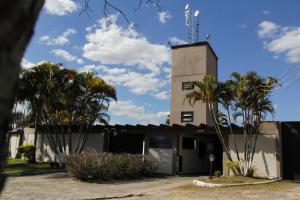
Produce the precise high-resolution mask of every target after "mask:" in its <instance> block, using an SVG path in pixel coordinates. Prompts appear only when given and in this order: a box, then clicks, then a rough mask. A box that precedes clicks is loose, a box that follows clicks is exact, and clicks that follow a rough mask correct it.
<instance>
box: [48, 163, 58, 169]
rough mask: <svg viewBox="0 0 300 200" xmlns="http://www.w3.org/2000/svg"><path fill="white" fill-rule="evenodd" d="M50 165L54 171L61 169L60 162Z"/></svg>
mask: <svg viewBox="0 0 300 200" xmlns="http://www.w3.org/2000/svg"><path fill="white" fill-rule="evenodd" d="M49 165H50V167H51V168H52V169H59V163H58V162H50V163H49Z"/></svg>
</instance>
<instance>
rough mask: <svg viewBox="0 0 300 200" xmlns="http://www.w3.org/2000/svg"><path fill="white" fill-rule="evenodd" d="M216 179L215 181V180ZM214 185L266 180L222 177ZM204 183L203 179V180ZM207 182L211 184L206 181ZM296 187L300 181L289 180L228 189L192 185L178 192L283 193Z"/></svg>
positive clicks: (185, 186)
mask: <svg viewBox="0 0 300 200" xmlns="http://www.w3.org/2000/svg"><path fill="white" fill-rule="evenodd" d="M214 179H215V180H214ZM214 179H213V183H228V184H232V183H253V182H260V181H264V180H265V179H260V178H248V177H221V178H214ZM201 181H203V179H201ZM205 182H209V179H206V180H205ZM295 187H300V181H289V180H279V181H276V182H272V183H266V184H258V185H246V186H227V187H199V186H195V185H192V184H188V185H183V186H180V187H177V188H176V190H192V191H211V192H214V191H224V190H226V191H230V190H233V191H239V190H263V191H282V190H286V189H291V188H295Z"/></svg>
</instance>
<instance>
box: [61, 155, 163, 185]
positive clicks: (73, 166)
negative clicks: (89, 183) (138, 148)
mask: <svg viewBox="0 0 300 200" xmlns="http://www.w3.org/2000/svg"><path fill="white" fill-rule="evenodd" d="M157 168H158V160H157V159H155V158H154V157H152V156H149V155H145V156H143V155H137V154H112V153H99V152H97V151H95V150H88V151H85V152H83V153H81V154H73V155H69V156H67V157H66V170H67V171H68V172H69V174H71V175H72V176H74V177H76V178H77V179H80V180H111V179H134V178H139V177H143V176H147V175H148V174H149V173H151V172H153V171H155V170H156V169H157Z"/></svg>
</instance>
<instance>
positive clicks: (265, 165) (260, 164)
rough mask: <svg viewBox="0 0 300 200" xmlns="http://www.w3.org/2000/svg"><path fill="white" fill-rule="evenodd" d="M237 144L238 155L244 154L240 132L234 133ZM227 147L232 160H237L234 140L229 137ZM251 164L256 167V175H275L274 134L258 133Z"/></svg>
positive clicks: (242, 138)
mask: <svg viewBox="0 0 300 200" xmlns="http://www.w3.org/2000/svg"><path fill="white" fill-rule="evenodd" d="M235 139H236V142H237V145H238V150H239V153H240V157H241V158H243V155H244V145H243V144H244V136H243V135H242V134H240V135H235ZM228 144H229V146H228V147H229V149H230V152H231V155H232V157H233V159H234V160H237V157H236V153H235V151H234V149H235V148H234V142H233V140H232V138H231V137H229V141H228ZM253 165H254V166H255V167H256V169H257V171H256V174H255V175H256V176H262V177H277V169H276V136H275V135H259V136H258V138H257V146H256V151H255V154H254V160H253Z"/></svg>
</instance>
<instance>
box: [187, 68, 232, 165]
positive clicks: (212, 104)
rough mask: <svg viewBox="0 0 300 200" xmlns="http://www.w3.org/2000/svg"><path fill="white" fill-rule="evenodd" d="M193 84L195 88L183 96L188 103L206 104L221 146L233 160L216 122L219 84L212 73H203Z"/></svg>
mask: <svg viewBox="0 0 300 200" xmlns="http://www.w3.org/2000/svg"><path fill="white" fill-rule="evenodd" d="M193 84H194V86H195V87H196V88H197V89H196V90H194V91H192V92H190V93H188V94H187V95H186V97H185V99H186V100H188V102H189V104H190V105H191V106H193V105H194V104H195V103H196V102H199V101H200V102H203V103H206V104H207V105H208V108H209V111H210V114H211V117H212V119H213V121H214V124H215V126H214V127H215V130H216V133H217V135H218V137H219V139H220V142H221V144H222V147H223V149H224V151H225V153H226V155H227V157H228V159H229V160H230V161H231V162H233V160H232V157H231V155H230V152H229V150H228V148H227V145H226V143H225V140H224V138H223V135H222V132H221V129H220V127H219V124H218V118H217V108H216V104H217V102H218V99H219V84H218V81H217V79H216V77H215V76H213V75H210V74H208V75H205V76H204V78H203V80H202V81H194V82H193Z"/></svg>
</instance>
